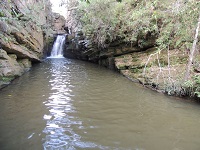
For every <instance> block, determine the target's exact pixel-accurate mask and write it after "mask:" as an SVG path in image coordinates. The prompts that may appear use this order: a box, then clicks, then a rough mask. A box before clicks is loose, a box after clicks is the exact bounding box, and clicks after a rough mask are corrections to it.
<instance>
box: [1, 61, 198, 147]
mask: <svg viewBox="0 0 200 150" xmlns="http://www.w3.org/2000/svg"><path fill="white" fill-rule="evenodd" d="M199 126H200V106H199V105H198V104H195V103H189V102H185V101H182V100H181V99H179V98H174V97H167V96H165V95H162V94H160V93H157V92H154V91H151V90H149V89H146V88H144V87H142V86H141V85H139V84H135V83H133V82H131V81H130V80H128V79H126V78H125V77H123V76H121V75H119V74H118V73H116V72H113V71H111V70H107V69H105V68H102V67H99V66H98V65H95V64H90V63H87V62H83V61H77V60H70V59H65V58H60V59H46V60H45V61H44V62H43V63H41V64H38V65H36V66H34V67H33V68H32V70H31V71H29V72H27V73H25V74H24V75H23V76H22V77H20V78H18V79H17V80H15V81H14V82H13V83H12V84H11V85H9V86H7V87H6V88H4V89H2V90H1V91H0V149H1V150H19V149H21V150H27V149H29V150H40V149H41V150H42V149H45V150H66V149H67V150H76V149H92V150H96V149H97V150H98V149H99V150H101V149H102V150H189V149H190V150H199V149H200V144H199V141H200V130H199Z"/></svg>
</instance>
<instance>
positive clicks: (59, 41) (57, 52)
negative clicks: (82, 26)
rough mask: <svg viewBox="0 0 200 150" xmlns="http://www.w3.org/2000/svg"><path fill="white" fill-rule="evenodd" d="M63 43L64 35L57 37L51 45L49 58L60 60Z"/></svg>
mask: <svg viewBox="0 0 200 150" xmlns="http://www.w3.org/2000/svg"><path fill="white" fill-rule="evenodd" d="M64 43H65V35H58V36H57V38H56V41H55V42H54V44H53V48H52V51H51V56H50V58H62V57H63V47H64Z"/></svg>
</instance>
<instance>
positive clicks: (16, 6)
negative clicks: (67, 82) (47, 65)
mask: <svg viewBox="0 0 200 150" xmlns="http://www.w3.org/2000/svg"><path fill="white" fill-rule="evenodd" d="M0 10H1V13H0V86H1V85H4V84H7V83H8V82H9V81H10V80H12V79H14V78H15V77H17V76H20V75H22V74H23V73H24V72H25V71H27V70H28V69H29V68H30V67H31V65H32V62H40V60H41V58H42V57H43V49H44V46H45V44H46V42H47V41H48V38H49V36H50V34H52V31H53V30H51V28H52V24H51V22H52V12H51V4H50V2H49V1H48V0H46V1H37V0H28V1H27V0H18V1H16V0H11V1H7V0H3V1H1V5H0ZM44 37H45V38H44ZM44 39H46V40H45V41H44Z"/></svg>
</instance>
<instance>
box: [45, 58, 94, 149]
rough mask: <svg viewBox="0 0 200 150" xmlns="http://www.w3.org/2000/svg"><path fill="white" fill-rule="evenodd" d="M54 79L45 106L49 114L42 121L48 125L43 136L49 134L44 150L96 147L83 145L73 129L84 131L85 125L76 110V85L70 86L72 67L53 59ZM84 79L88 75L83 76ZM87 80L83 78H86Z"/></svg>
mask: <svg viewBox="0 0 200 150" xmlns="http://www.w3.org/2000/svg"><path fill="white" fill-rule="evenodd" d="M49 61H51V68H50V72H51V77H50V80H49V85H50V89H51V93H50V96H49V98H48V99H47V100H46V101H45V102H44V104H45V106H46V107H47V110H49V114H45V115H44V116H43V119H45V120H46V121H47V123H46V127H45V129H44V130H43V132H44V133H45V134H46V137H45V139H43V140H44V144H43V146H44V149H76V148H75V147H79V148H87V147H90V148H91V147H96V146H97V145H96V144H94V143H91V142H83V141H81V136H80V135H78V134H77V133H76V132H75V131H74V130H73V129H74V128H79V129H81V128H82V129H83V128H84V127H83V125H82V121H81V120H80V119H79V118H78V117H76V113H77V112H76V108H75V107H74V106H73V97H74V94H73V93H72V92H73V88H74V87H75V85H74V84H73V83H71V79H72V75H73V74H72V70H70V68H69V65H71V62H70V61H69V60H68V61H63V60H62V59H61V60H60V61H59V60H58V59H56V60H54V59H50V60H49ZM83 74H84V76H85V75H86V74H85V73H83ZM83 79H84V78H83Z"/></svg>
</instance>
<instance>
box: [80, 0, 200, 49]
mask: <svg viewBox="0 0 200 150" xmlns="http://www.w3.org/2000/svg"><path fill="white" fill-rule="evenodd" d="M77 11H78V13H77V14H78V15H79V16H80V21H81V24H82V27H83V31H84V33H85V35H86V36H87V37H88V38H90V39H92V40H93V41H94V43H96V44H98V45H99V47H106V46H107V45H108V43H110V42H112V41H114V40H119V39H120V40H123V41H125V42H128V43H129V42H130V43H132V42H136V41H137V40H138V39H139V38H143V39H144V40H146V39H145V38H146V37H145V36H146V35H147V34H150V35H151V36H155V37H157V42H156V43H157V45H158V47H159V49H160V50H163V49H166V48H180V47H181V46H183V45H184V47H185V48H190V47H191V43H192V39H193V34H194V29H195V25H196V23H197V18H198V13H199V11H200V2H199V1H197V0H193V1H187V2H185V1H183V0H180V1H176V0H170V1H164V0H161V1H158V0H149V1H140V0H126V1H121V2H120V3H118V2H117V1H113V0H105V1H101V0H90V4H88V3H86V2H85V1H82V2H80V3H79V6H78V10H77ZM141 35H143V37H141Z"/></svg>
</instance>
